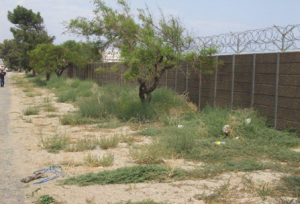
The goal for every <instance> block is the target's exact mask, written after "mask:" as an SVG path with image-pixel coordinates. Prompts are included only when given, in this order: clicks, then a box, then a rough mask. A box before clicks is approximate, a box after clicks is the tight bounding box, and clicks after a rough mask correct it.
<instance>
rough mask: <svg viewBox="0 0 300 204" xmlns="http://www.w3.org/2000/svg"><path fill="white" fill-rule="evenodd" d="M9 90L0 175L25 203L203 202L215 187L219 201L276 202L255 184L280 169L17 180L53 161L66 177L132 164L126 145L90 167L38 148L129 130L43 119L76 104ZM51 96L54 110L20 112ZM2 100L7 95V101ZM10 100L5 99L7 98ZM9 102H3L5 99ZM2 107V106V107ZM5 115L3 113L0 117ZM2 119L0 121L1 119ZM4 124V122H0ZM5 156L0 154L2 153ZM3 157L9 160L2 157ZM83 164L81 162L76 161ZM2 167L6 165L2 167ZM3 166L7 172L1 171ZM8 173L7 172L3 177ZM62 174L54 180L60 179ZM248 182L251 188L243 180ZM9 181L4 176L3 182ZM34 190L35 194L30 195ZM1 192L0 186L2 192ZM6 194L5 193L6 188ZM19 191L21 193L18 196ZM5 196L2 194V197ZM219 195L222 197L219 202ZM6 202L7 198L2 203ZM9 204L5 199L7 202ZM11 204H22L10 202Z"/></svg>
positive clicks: (268, 181)
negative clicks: (87, 181) (99, 181)
mask: <svg viewBox="0 0 300 204" xmlns="http://www.w3.org/2000/svg"><path fill="white" fill-rule="evenodd" d="M12 75H20V74H19V73H10V74H9V75H8V77H7V78H8V80H11V77H12ZM5 88H6V89H8V90H9V91H10V106H8V107H9V110H8V116H9V120H7V121H9V124H8V125H9V131H10V133H9V136H10V139H9V140H8V141H9V142H4V143H3V142H1V153H3V152H4V151H6V150H7V148H11V147H13V148H14V153H13V154H6V156H7V157H9V161H13V165H10V164H8V163H7V162H6V163H5V162H2V161H1V170H2V172H1V178H3V177H7V178H10V177H9V175H10V173H9V172H13V174H14V175H13V177H12V176H11V177H12V178H13V180H11V182H13V183H15V185H13V188H11V189H10V190H11V192H10V194H9V195H12V196H14V195H15V191H16V189H18V196H19V197H20V196H21V198H23V197H24V202H25V203H34V202H35V201H36V200H37V199H38V197H39V196H41V195H50V196H52V197H54V198H55V199H56V200H57V201H60V202H62V203H70V204H71V203H72V204H76V203H78V204H83V203H117V202H121V201H128V200H131V201H134V202H136V201H144V200H148V199H151V200H154V201H156V202H165V203H205V199H204V197H203V196H202V197H201V196H200V195H204V194H205V195H210V194H211V193H214V192H218V189H222V187H224V186H225V187H227V189H228V190H226V191H223V193H224V192H225V193H224V194H223V195H222V196H221V198H219V200H216V201H218V202H220V203H275V202H277V201H276V200H275V199H274V198H271V197H262V196H261V195H259V194H258V193H257V189H256V188H263V187H264V186H274V185H276V183H277V182H278V181H279V179H280V177H281V176H282V174H281V173H276V172H271V171H258V172H252V173H242V172H238V173H230V174H223V175H221V176H219V177H217V178H214V179H209V180H199V181H189V180H188V181H177V182H170V183H139V184H127V185H123V184H122V185H119V184H118V185H94V186H88V187H78V186H60V185H56V180H53V181H49V182H46V183H43V184H36V185H34V184H32V183H33V182H31V183H29V184H23V183H21V182H20V181H19V180H20V179H21V178H24V177H27V176H30V175H32V172H33V171H36V170H39V169H43V168H47V167H49V165H52V164H60V165H61V166H62V167H63V169H64V173H65V177H68V176H73V175H79V174H82V173H87V172H98V171H103V170H112V169H117V168H120V167H124V166H133V165H135V164H134V162H133V161H132V159H131V158H130V157H129V155H128V153H129V147H128V145H127V144H126V143H120V144H119V145H118V147H117V148H115V149H111V150H100V149H95V150H92V153H93V154H97V155H104V154H105V153H107V151H110V152H113V153H114V156H115V161H114V164H113V166H111V167H104V168H103V167H101V168H98V167H88V166H86V165H84V164H82V163H83V157H84V155H86V154H87V152H89V151H86V152H64V151H60V153H59V154H52V153H48V152H47V151H46V150H44V149H43V148H42V147H41V146H40V142H39V139H38V138H39V136H41V135H43V136H52V135H54V134H56V133H60V134H66V135H68V136H69V137H71V139H73V140H75V139H76V138H88V137H89V138H93V137H100V136H106V137H112V136H114V135H115V134H121V133H122V134H123V135H126V134H130V133H132V132H133V130H131V129H130V127H122V128H117V129H114V130H111V129H99V128H95V127H96V126H95V125H82V126H73V127H72V126H62V125H61V124H60V123H59V119H58V117H51V118H50V117H47V115H49V114H56V115H57V116H59V115H62V114H65V113H67V112H68V111H72V110H74V109H75V108H74V107H73V105H71V104H64V103H56V102H55V101H56V97H55V95H54V94H53V93H50V92H49V90H46V89H37V88H35V90H36V91H38V92H40V93H41V95H40V96H35V97H28V96H26V93H25V92H24V91H23V89H22V88H20V87H18V86H16V85H14V84H13V83H10V84H8V85H7V86H6V87H5ZM0 94H1V98H0V102H1V103H0V104H1V106H2V105H3V101H4V97H3V94H4V92H3V90H0ZM46 97H48V98H49V99H51V103H52V104H54V106H56V107H57V111H56V112H54V113H49V112H44V111H41V112H40V113H39V115H36V116H24V115H23V110H24V109H25V108H27V107H28V106H37V105H40V104H43V103H44V102H43V101H44V98H46ZM5 100H6V99H5ZM7 100H9V99H7ZM7 102H8V101H6V103H7ZM1 110H3V109H1ZM1 117H3V113H2V115H1ZM2 122H3V121H1V123H2ZM1 127H2V126H1ZM7 135H8V134H7V133H4V134H3V132H2V131H1V141H3V140H4V137H7ZM149 142H151V139H150V138H148V137H142V136H136V138H135V143H137V144H139V143H140V144H144V143H149ZM1 160H3V157H1ZM6 161H7V159H6ZM77 164H82V165H77ZM167 164H168V165H171V166H175V167H179V168H185V169H193V168H195V167H197V166H199V165H201V164H197V163H196V164H194V163H193V162H185V161H183V160H173V161H167ZM4 166H5V167H4ZM3 169H5V171H3ZM6 174H9V175H6ZM60 179H62V178H58V179H57V180H60ZM249 180H251V181H252V183H253V184H251V185H252V186H256V187H255V188H254V187H253V188H252V187H250V185H249V183H247V181H249ZM6 182H7V180H6ZM6 182H1V189H4V188H5V186H4V185H6ZM38 188H40V190H38V191H37V193H33V192H34V191H36V190H37V189H38ZM3 192H4V191H3V190H2V193H3ZM6 192H9V190H8V189H6ZM22 195H23V197H22ZM3 196H4V195H1V197H3ZM222 198H223V199H224V200H222ZM4 203H5V202H4ZM7 203H9V202H7ZM10 203H21V201H18V202H10Z"/></svg>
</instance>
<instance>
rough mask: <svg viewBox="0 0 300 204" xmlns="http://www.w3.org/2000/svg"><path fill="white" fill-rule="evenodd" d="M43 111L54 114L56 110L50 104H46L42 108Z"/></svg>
mask: <svg viewBox="0 0 300 204" xmlns="http://www.w3.org/2000/svg"><path fill="white" fill-rule="evenodd" d="M43 107H44V111H46V112H55V111H56V110H57V108H56V107H55V106H54V105H53V104H52V103H46V104H45V105H44V106H43Z"/></svg>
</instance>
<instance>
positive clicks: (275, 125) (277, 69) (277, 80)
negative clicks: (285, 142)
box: [274, 52, 280, 129]
mask: <svg viewBox="0 0 300 204" xmlns="http://www.w3.org/2000/svg"><path fill="white" fill-rule="evenodd" d="M279 63H280V53H279V52H277V59H276V81H275V107H274V129H277V114H278V86H279V65H280V64H279Z"/></svg>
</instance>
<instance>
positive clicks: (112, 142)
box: [94, 135, 120, 149]
mask: <svg viewBox="0 0 300 204" xmlns="http://www.w3.org/2000/svg"><path fill="white" fill-rule="evenodd" d="M119 141H120V139H119V137H118V136H117V135H115V136H113V137H112V138H106V137H101V138H100V139H96V140H94V144H96V145H99V147H100V148H101V149H109V148H115V147H117V146H118V144H119Z"/></svg>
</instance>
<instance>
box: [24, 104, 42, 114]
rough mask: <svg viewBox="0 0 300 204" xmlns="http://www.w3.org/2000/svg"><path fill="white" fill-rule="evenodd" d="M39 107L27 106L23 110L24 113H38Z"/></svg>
mask: <svg viewBox="0 0 300 204" xmlns="http://www.w3.org/2000/svg"><path fill="white" fill-rule="evenodd" d="M39 112H40V109H39V108H38V107H37V106H29V107H27V108H26V109H24V110H23V114H24V115H38V114H39Z"/></svg>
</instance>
